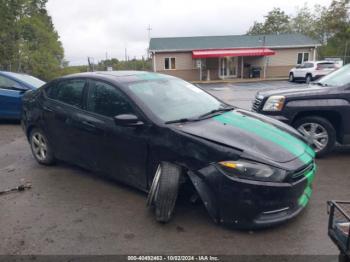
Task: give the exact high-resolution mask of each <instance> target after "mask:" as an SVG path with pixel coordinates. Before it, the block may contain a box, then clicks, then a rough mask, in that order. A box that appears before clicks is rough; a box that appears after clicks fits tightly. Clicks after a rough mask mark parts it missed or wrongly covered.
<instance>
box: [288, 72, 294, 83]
mask: <svg viewBox="0 0 350 262" xmlns="http://www.w3.org/2000/svg"><path fill="white" fill-rule="evenodd" d="M289 82H294V74H293V73H290V74H289Z"/></svg>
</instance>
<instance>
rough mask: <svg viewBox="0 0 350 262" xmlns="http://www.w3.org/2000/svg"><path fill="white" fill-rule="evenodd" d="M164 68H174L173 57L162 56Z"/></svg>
mask: <svg viewBox="0 0 350 262" xmlns="http://www.w3.org/2000/svg"><path fill="white" fill-rule="evenodd" d="M164 69H165V70H171V69H176V66H175V57H166V58H164Z"/></svg>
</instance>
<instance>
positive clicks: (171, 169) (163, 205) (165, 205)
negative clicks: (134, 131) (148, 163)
mask: <svg viewBox="0 0 350 262" xmlns="http://www.w3.org/2000/svg"><path fill="white" fill-rule="evenodd" d="M180 176H181V168H180V167H179V166H177V165H175V164H172V163H169V162H161V163H160V164H159V165H158V167H157V171H156V173H155V176H154V179H153V182H152V186H151V189H150V191H149V194H148V199H147V205H148V206H150V207H153V208H154V210H155V216H156V220H157V221H158V222H161V223H166V222H168V221H169V220H170V219H171V217H172V214H173V211H174V207H175V203H176V199H177V195H178V191H179V181H180Z"/></svg>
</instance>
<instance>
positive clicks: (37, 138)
mask: <svg viewBox="0 0 350 262" xmlns="http://www.w3.org/2000/svg"><path fill="white" fill-rule="evenodd" d="M32 149H33V152H34V154H35V157H36V158H38V159H39V160H41V161H43V160H45V159H46V156H47V143H46V140H45V138H44V136H43V135H42V134H40V133H34V134H33V136H32Z"/></svg>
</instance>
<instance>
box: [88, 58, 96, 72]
mask: <svg viewBox="0 0 350 262" xmlns="http://www.w3.org/2000/svg"><path fill="white" fill-rule="evenodd" d="M94 61H95V60H94V58H93V57H89V56H88V64H89V68H90V70H91V71H92V72H94V71H95V65H94Z"/></svg>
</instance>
